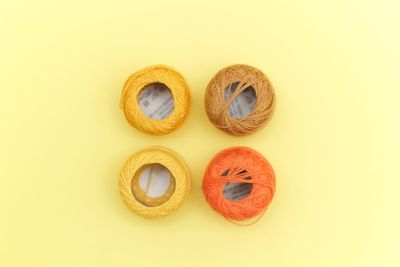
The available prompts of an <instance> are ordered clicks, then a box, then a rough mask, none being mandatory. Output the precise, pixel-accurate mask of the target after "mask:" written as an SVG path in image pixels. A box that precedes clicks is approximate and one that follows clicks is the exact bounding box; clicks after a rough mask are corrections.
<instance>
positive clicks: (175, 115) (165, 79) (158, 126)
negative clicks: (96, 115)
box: [121, 65, 191, 135]
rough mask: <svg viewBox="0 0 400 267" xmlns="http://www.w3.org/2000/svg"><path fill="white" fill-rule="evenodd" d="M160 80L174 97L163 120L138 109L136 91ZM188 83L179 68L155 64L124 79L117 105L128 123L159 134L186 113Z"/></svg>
mask: <svg viewBox="0 0 400 267" xmlns="http://www.w3.org/2000/svg"><path fill="white" fill-rule="evenodd" d="M152 83H162V84H165V85H166V86H167V87H168V88H169V89H170V91H171V94H172V97H173V100H174V110H173V111H172V113H171V114H170V115H169V116H168V117H166V118H165V119H163V120H156V119H151V118H149V117H147V116H146V115H144V114H143V113H142V111H141V110H140V106H139V103H138V99H137V97H138V95H139V93H140V91H141V90H142V89H143V88H144V87H145V86H146V85H149V84H152ZM190 102H191V97H190V92H189V86H188V84H187V83H186V81H185V79H184V78H183V76H182V75H181V74H179V72H177V71H176V70H174V69H173V68H171V67H168V66H164V65H155V66H150V67H147V68H145V69H143V70H140V71H138V72H135V73H134V74H132V75H131V76H130V77H129V78H128V80H127V81H126V82H125V85H124V88H123V91H122V96H121V109H122V110H123V111H124V114H125V117H126V119H127V120H128V122H129V124H130V125H132V126H133V127H135V128H137V129H138V130H141V131H144V132H146V133H150V134H155V135H163V134H168V133H170V132H171V131H173V130H174V129H176V128H178V127H179V126H180V125H181V124H182V123H183V122H184V120H185V118H186V117H187V115H188V113H189V110H190Z"/></svg>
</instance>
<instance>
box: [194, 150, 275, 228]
mask: <svg viewBox="0 0 400 267" xmlns="http://www.w3.org/2000/svg"><path fill="white" fill-rule="evenodd" d="M202 189H203V193H204V196H205V198H206V200H207V202H208V203H209V204H210V205H211V207H212V208H213V209H214V210H215V211H216V212H218V213H220V214H221V215H223V216H224V217H225V218H227V219H228V220H230V221H245V220H248V219H250V218H253V217H255V216H260V217H261V215H262V214H263V212H264V211H265V210H266V209H267V207H268V205H269V203H270V202H271V200H272V198H273V196H274V193H275V173H274V170H273V169H272V167H271V165H270V164H269V162H268V161H267V160H266V159H265V158H264V157H263V156H262V155H261V154H260V153H258V152H257V151H255V150H253V149H250V148H247V147H232V148H228V149H225V150H222V151H221V152H219V153H218V154H217V155H216V156H215V157H214V158H213V159H212V160H211V162H210V163H209V165H208V167H207V169H206V172H205V174H204V178H203V186H202ZM227 193H231V196H232V195H233V196H234V198H235V199H232V198H229V197H227V196H229V194H227ZM260 217H258V218H260Z"/></svg>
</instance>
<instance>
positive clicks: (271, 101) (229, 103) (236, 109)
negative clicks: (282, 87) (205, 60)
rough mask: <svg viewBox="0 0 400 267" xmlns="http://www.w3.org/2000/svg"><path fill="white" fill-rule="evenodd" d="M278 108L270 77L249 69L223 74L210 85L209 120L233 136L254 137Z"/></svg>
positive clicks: (231, 69) (228, 69) (207, 97)
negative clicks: (275, 107) (252, 134)
mask: <svg viewBox="0 0 400 267" xmlns="http://www.w3.org/2000/svg"><path fill="white" fill-rule="evenodd" d="M274 105H275V94H274V89H273V87H272V85H271V83H270V81H269V80H268V78H267V76H266V75H265V74H264V73H262V72H261V71H260V70H258V69H256V68H254V67H252V66H248V65H243V64H239V65H232V66H229V67H226V68H223V69H222V70H220V71H219V72H218V73H217V74H216V75H215V76H214V77H213V78H212V79H211V81H210V82H209V84H208V86H207V89H206V94H205V109H206V112H207V116H208V118H209V120H210V121H211V122H212V123H213V124H214V125H215V126H216V127H217V128H219V129H220V130H222V131H224V132H227V133H229V134H232V135H238V136H240V135H247V134H251V133H253V132H255V131H257V130H259V129H260V128H262V127H263V126H265V124H266V123H267V122H268V120H269V119H270V118H271V116H272V113H273V109H274Z"/></svg>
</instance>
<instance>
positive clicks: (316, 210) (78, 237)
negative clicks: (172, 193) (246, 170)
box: [0, 0, 400, 267]
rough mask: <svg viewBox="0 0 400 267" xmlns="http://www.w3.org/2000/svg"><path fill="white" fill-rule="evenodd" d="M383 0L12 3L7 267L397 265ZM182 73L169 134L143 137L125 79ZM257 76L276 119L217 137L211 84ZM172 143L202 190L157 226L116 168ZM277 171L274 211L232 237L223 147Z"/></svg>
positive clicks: (392, 106)
mask: <svg viewBox="0 0 400 267" xmlns="http://www.w3.org/2000/svg"><path fill="white" fill-rule="evenodd" d="M398 3H399V2H398V1H397V0H393V1H388V0H383V1H365V0H363V1H361V0H360V1H357V0H337V1H317V0H304V1H287V0H283V1H281V0H279V1H251V0H248V1H233V0H231V1H227V0H225V1H214V0H203V1H175V0H169V1H158V2H154V1H132V0H131V1H125V2H122V1H109V3H106V4H105V3H104V2H102V1H73V2H71V1H63V2H61V1H21V0H16V1H14V0H13V1H2V2H1V4H0V38H1V42H0V73H1V74H0V84H1V88H0V114H1V117H0V125H1V130H0V149H1V150H0V151H1V153H0V162H1V163H0V166H1V168H0V175H1V180H0V212H1V218H0V266H4V267H8V266H10V267H13V266H100V267H101V266H201V267H204V266H229V267H233V266H307V267H309V266H400V260H399V247H400V245H399V239H400V234H399V225H400V220H399V204H400V201H399V198H398V196H397V195H398V191H399V187H400V175H399V172H398V171H397V168H398V161H399V151H400V147H399V142H398V138H399V135H400V133H399V127H398V126H399V112H398V109H397V105H399V97H400V93H399V91H400V79H399V76H400V75H399V73H400V68H399V62H400V56H399V52H398V49H399V47H400V37H399V26H400V19H399V13H398V12H399V9H400V4H398ZM158 63H161V64H167V65H171V66H174V67H176V68H177V69H178V70H179V71H180V72H181V73H182V75H184V76H185V77H186V78H187V80H188V82H189V84H190V86H191V88H192V94H193V103H192V110H191V113H190V115H189V117H188V119H187V121H186V122H185V124H184V125H183V126H182V127H181V128H180V129H179V130H177V131H175V132H173V133H172V134H170V135H168V136H162V137H154V136H150V135H146V134H143V133H141V132H138V131H137V130H135V129H133V128H131V127H130V126H129V125H128V123H127V122H126V121H125V119H124V117H123V114H122V112H121V111H120V110H119V97H120V92H121V89H122V86H123V83H124V81H125V79H126V78H127V77H128V76H129V75H130V74H131V73H132V72H134V71H136V70H138V69H140V68H143V67H145V66H148V65H152V64H158ZM234 63H246V64H250V65H254V66H256V67H258V68H260V69H261V70H263V71H264V72H265V73H266V74H267V75H268V76H269V78H270V80H271V81H272V83H273V85H274V87H275V89H276V94H277V106H276V113H275V115H274V118H273V119H272V121H271V122H270V124H269V125H268V126H267V127H266V128H264V129H263V130H262V131H260V132H258V133H257V134H255V135H252V136H248V137H244V138H238V137H233V136H228V135H226V134H224V133H222V132H220V131H218V130H217V129H216V128H214V127H213V126H212V125H211V124H210V123H209V122H208V120H207V117H206V115H205V112H204V109H203V108H204V104H203V101H204V99H203V97H204V91H205V88H206V85H207V83H208V81H209V80H210V79H211V77H212V76H213V75H214V74H215V73H216V72H217V71H218V70H219V69H221V68H222V67H224V66H227V65H230V64H234ZM148 145H161V146H166V147H169V148H171V149H173V150H175V151H176V152H178V153H179V154H180V155H181V156H182V157H183V158H184V159H185V160H186V162H187V163H188V165H189V166H190V170H191V172H192V182H193V183H192V193H191V195H190V197H189V199H188V201H187V202H186V203H185V205H184V206H183V207H182V208H181V209H179V210H178V211H176V212H175V213H174V214H173V215H171V216H169V217H167V218H165V219H162V220H146V219H143V218H140V217H138V216H136V215H135V214H133V213H132V212H130V210H129V209H128V208H127V207H126V206H125V205H124V204H123V202H122V201H121V199H120V197H119V193H118V187H117V180H118V175H119V170H120V167H121V166H122V163H123V162H124V161H125V160H126V159H127V158H128V156H129V155H130V154H131V153H133V152H134V151H136V150H138V149H140V148H142V147H143V146H148ZM234 145H245V146H249V147H252V148H255V149H257V150H259V151H260V152H261V153H263V154H264V155H265V156H266V157H267V158H268V159H269V161H270V162H271V164H272V165H273V167H274V169H275V171H276V175H277V193H276V196H275V198H274V200H273V202H272V204H271V206H270V208H269V209H268V211H267V213H266V214H265V216H264V217H263V218H262V219H261V220H260V221H259V222H258V223H257V224H255V225H253V226H251V227H244V228H243V227H238V226H236V225H233V224H230V223H229V222H227V221H226V220H224V219H223V218H222V217H221V216H219V215H218V214H216V213H215V212H214V211H213V210H212V209H211V208H210V207H209V206H208V204H207V203H206V202H205V200H204V199H203V195H202V192H201V190H200V186H201V179H202V175H203V171H204V169H205V167H206V165H207V163H208V161H209V160H210V159H211V157H212V156H213V155H214V154H215V153H216V152H218V151H219V150H221V149H223V148H226V147H229V146H234Z"/></svg>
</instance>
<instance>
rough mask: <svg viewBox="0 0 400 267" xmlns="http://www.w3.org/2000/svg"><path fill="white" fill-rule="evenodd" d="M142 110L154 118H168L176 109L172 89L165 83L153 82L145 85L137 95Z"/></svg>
mask: <svg viewBox="0 0 400 267" xmlns="http://www.w3.org/2000/svg"><path fill="white" fill-rule="evenodd" d="M137 100H138V103H139V106H140V110H141V111H142V113H143V114H144V115H146V117H149V118H150V119H154V120H163V119H165V118H167V117H168V116H169V115H170V114H171V113H172V111H173V110H174V107H175V104H174V98H173V97H172V94H171V90H170V89H169V88H168V87H167V86H166V85H165V84H163V83H151V84H148V85H146V86H145V87H143V89H142V90H141V91H140V93H139V95H138V97H137Z"/></svg>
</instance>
